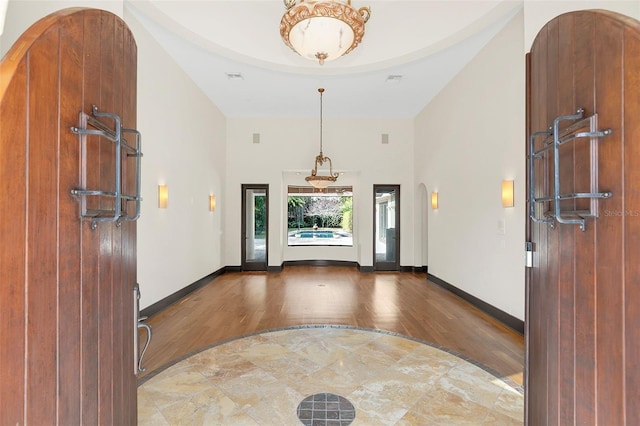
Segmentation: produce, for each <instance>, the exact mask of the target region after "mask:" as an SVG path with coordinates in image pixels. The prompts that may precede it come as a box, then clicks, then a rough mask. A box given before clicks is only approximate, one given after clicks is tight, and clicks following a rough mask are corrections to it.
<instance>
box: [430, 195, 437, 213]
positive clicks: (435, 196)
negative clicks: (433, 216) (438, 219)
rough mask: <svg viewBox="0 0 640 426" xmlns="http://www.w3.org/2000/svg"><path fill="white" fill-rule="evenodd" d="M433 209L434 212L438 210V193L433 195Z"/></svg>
mask: <svg viewBox="0 0 640 426" xmlns="http://www.w3.org/2000/svg"><path fill="white" fill-rule="evenodd" d="M431 208H432V209H433V210H437V209H438V193H437V192H432V193H431Z"/></svg>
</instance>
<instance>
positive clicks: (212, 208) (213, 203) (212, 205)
mask: <svg viewBox="0 0 640 426" xmlns="http://www.w3.org/2000/svg"><path fill="white" fill-rule="evenodd" d="M209 211H210V212H214V211H216V196H215V195H209Z"/></svg>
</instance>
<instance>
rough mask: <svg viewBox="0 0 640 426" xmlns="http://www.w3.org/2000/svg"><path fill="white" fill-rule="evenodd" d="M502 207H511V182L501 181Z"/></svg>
mask: <svg viewBox="0 0 640 426" xmlns="http://www.w3.org/2000/svg"><path fill="white" fill-rule="evenodd" d="M502 207H513V181H512V180H503V181H502Z"/></svg>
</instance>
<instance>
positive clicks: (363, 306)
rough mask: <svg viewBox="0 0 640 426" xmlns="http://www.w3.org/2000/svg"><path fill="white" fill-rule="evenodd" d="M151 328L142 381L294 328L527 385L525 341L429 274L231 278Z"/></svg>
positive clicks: (319, 272)
mask: <svg viewBox="0 0 640 426" xmlns="http://www.w3.org/2000/svg"><path fill="white" fill-rule="evenodd" d="M148 323H149V324H150V325H151V326H152V327H153V340H152V342H151V345H150V347H149V349H148V351H147V353H146V355H145V358H144V362H143V366H145V367H146V368H147V370H146V371H145V372H144V373H141V374H140V378H141V379H143V378H144V377H145V375H150V374H151V375H152V374H153V372H154V370H157V369H158V368H160V367H162V366H163V365H165V364H168V363H171V362H172V361H175V360H177V359H181V358H183V357H185V356H186V355H188V354H190V353H193V352H196V351H198V350H200V349H202V348H204V347H207V346H210V345H212V344H214V343H217V342H220V341H223V340H226V339H230V338H233V337H237V336H241V335H244V334H249V333H254V332H257V331H264V330H268V329H273V328H280V327H288V326H297V325H308V324H334V325H335V324H339V325H348V326H354V327H363V328H372V329H380V330H386V331H391V332H395V333H399V334H402V335H405V336H409V337H413V338H417V339H421V340H425V341H428V342H431V343H435V344H437V345H441V346H444V347H446V348H448V349H451V350H453V351H456V352H459V353H461V354H462V355H464V356H467V357H470V358H472V359H474V360H475V361H478V362H480V363H482V364H484V365H485V366H487V367H489V368H491V369H493V370H495V371H497V372H498V373H500V374H501V375H502V376H504V377H509V378H510V379H512V380H513V381H515V382H516V383H519V384H522V373H523V368H524V338H523V336H521V335H520V334H518V333H517V332H515V331H513V330H511V329H510V328H508V327H506V326H504V325H503V324H502V323H500V322H498V321H497V320H495V319H493V318H492V317H490V316H488V315H486V314H484V313H483V312H481V311H480V310H478V309H476V308H475V307H473V306H471V305H470V304H468V303H467V302H466V301H464V300H462V299H460V298H459V297H457V296H455V295H453V294H451V293H450V292H448V291H446V290H444V289H443V288H441V287H439V286H438V285H436V284H433V283H431V282H429V281H427V278H426V274H414V273H406V272H405V273H398V272H376V273H360V272H359V271H358V270H357V269H356V268H354V267H341V266H317V267H316V266H290V267H286V268H285V269H284V270H283V271H282V272H280V273H266V272H234V273H226V274H224V275H222V276H220V277H218V278H216V279H215V280H213V281H212V282H211V283H209V284H207V285H206V286H204V287H202V288H200V289H199V290H197V291H194V292H193V293H191V294H189V295H188V296H187V297H185V298H183V299H181V300H180V301H178V302H176V303H174V304H173V305H171V306H169V307H167V308H166V309H164V310H163V311H161V312H159V313H158V314H156V315H154V316H152V317H151V318H149V320H148ZM144 339H145V336H144V335H141V340H144Z"/></svg>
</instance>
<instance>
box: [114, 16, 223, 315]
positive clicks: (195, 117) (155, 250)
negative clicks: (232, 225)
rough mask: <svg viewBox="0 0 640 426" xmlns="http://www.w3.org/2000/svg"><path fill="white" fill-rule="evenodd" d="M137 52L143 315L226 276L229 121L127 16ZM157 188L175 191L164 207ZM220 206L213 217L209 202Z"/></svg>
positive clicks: (140, 27)
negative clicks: (208, 279) (198, 284)
mask: <svg viewBox="0 0 640 426" xmlns="http://www.w3.org/2000/svg"><path fill="white" fill-rule="evenodd" d="M125 19H126V21H127V24H128V25H129V27H130V28H131V31H132V32H133V35H134V37H135V39H136V42H137V45H138V129H139V130H140V132H141V133H142V138H143V139H142V142H143V152H144V157H143V160H142V167H143V168H142V198H143V200H144V201H143V203H142V216H141V217H140V220H139V221H138V281H139V282H140V290H141V293H142V298H141V302H140V305H141V307H142V308H144V307H146V306H148V305H150V304H152V303H155V302H157V301H158V300H161V299H162V298H164V297H166V296H169V295H171V294H173V293H174V292H176V291H178V290H180V289H182V288H183V287H185V286H187V285H189V284H192V283H193V282H195V281H197V280H198V279H200V278H203V277H205V276H206V275H208V274H210V273H212V272H215V271H217V270H219V269H220V268H222V267H223V266H225V265H224V262H223V254H222V252H223V248H222V247H223V246H222V229H223V228H222V227H223V212H224V210H225V202H224V176H225V173H226V165H225V134H226V120H225V117H224V116H223V115H222V113H221V112H220V111H219V110H218V108H217V107H216V106H215V105H214V104H212V103H211V101H210V100H209V99H208V98H207V97H205V96H204V94H203V93H202V92H201V91H200V90H199V89H198V88H197V87H196V85H195V84H194V83H193V81H192V80H191V79H190V78H189V77H188V76H187V75H186V74H185V73H184V71H182V70H181V69H180V68H179V67H178V65H177V64H176V63H175V62H174V61H173V60H172V59H171V58H170V57H169V55H168V54H167V53H166V52H165V51H164V50H163V49H162V47H161V46H159V45H158V44H157V43H156V42H155V41H154V40H153V39H152V38H151V37H150V36H149V34H148V33H147V32H146V31H145V30H144V28H143V27H142V26H141V25H140V24H139V23H138V22H137V21H136V20H135V19H134V18H133V17H132V16H131V15H130V14H128V13H127V12H126V10H125ZM158 184H166V185H167V187H168V190H169V202H168V208H166V209H159V208H158V207H157V205H158V203H157V192H158V189H157V188H158ZM210 194H213V195H215V196H216V199H217V207H216V211H215V212H210V211H209V195H210Z"/></svg>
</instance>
